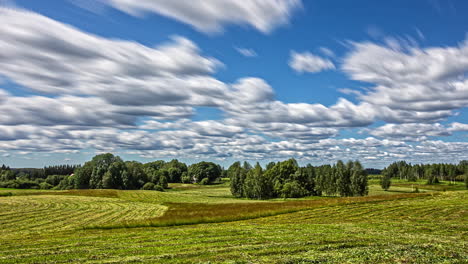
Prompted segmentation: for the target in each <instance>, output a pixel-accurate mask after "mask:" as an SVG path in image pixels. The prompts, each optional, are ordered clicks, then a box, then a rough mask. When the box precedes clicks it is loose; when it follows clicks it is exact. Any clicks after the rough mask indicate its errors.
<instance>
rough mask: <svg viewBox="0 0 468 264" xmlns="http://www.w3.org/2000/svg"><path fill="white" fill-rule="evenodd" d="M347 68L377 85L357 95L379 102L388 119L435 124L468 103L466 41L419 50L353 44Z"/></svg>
mask: <svg viewBox="0 0 468 264" xmlns="http://www.w3.org/2000/svg"><path fill="white" fill-rule="evenodd" d="M353 46H354V48H353V50H352V51H351V52H350V53H349V54H348V55H347V56H346V57H345V59H344V64H343V67H342V68H343V70H344V71H345V72H346V73H347V74H348V75H349V76H350V77H351V78H352V79H354V80H358V81H364V82H368V83H371V84H373V85H374V86H372V87H370V88H368V90H369V91H368V92H367V93H363V94H362V95H361V96H359V99H361V100H363V101H365V102H369V103H371V104H373V105H375V107H376V109H378V112H379V117H380V118H382V119H383V120H385V121H388V122H395V123H400V122H403V123H405V122H410V123H412V122H435V121H440V120H442V119H444V118H446V117H448V116H450V115H452V114H453V110H456V109H459V108H462V107H466V106H468V79H467V75H466V73H467V72H468V42H467V41H465V42H463V43H461V44H460V45H459V46H456V47H444V48H439V47H434V48H425V49H421V48H417V47H414V46H413V47H412V46H408V44H407V43H401V42H398V41H395V42H393V44H392V46H391V47H389V46H382V45H377V44H374V43H369V42H364V43H354V44H353Z"/></svg>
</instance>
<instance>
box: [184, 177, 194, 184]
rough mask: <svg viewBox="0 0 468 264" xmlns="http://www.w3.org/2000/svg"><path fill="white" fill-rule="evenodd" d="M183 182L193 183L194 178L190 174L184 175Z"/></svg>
mask: <svg viewBox="0 0 468 264" xmlns="http://www.w3.org/2000/svg"><path fill="white" fill-rule="evenodd" d="M182 183H192V180H191V179H190V176H183V177H182Z"/></svg>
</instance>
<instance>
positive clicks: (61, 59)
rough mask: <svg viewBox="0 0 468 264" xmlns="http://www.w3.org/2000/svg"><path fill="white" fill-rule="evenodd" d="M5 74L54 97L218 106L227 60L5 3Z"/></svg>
mask: <svg viewBox="0 0 468 264" xmlns="http://www.w3.org/2000/svg"><path fill="white" fill-rule="evenodd" d="M0 23H1V24H2V27H1V28H0V35H1V36H2V38H1V39H0V49H1V50H2V51H3V52H2V53H1V54H0V74H2V75H4V76H6V77H8V78H10V79H11V80H13V81H15V82H17V83H18V84H21V85H23V86H25V87H27V88H28V89H32V90H35V91H38V92H41V93H48V94H75V95H76V94H80V95H82V94H85V95H93V96H99V97H102V98H104V99H106V100H107V101H109V102H111V103H114V104H122V105H128V104H130V105H157V104H161V103H166V104H174V103H175V102H179V103H180V102H185V103H186V104H192V105H197V104H201V105H204V104H208V105H211V104H213V100H214V99H213V98H216V96H217V95H219V94H223V93H224V92H225V89H226V88H225V87H224V84H223V83H221V82H219V81H218V80H216V79H213V78H211V77H209V76H208V75H209V74H211V73H214V72H215V71H216V69H217V68H218V67H219V66H220V65H221V63H220V62H219V61H218V60H216V59H214V58H210V57H204V56H202V55H200V53H199V49H198V47H197V46H196V45H195V44H194V43H193V42H191V41H189V40H188V39H185V38H182V37H173V38H172V40H171V42H168V43H166V44H163V45H159V46H157V47H155V48H150V47H147V46H143V45H141V44H139V43H136V42H130V41H124V40H115V39H105V38H102V37H99V36H95V35H91V34H87V33H84V32H81V31H79V30H77V29H75V28H73V27H71V26H68V25H65V24H62V23H59V22H57V21H54V20H52V19H49V18H47V17H44V16H41V15H39V14H35V13H32V12H27V11H22V10H13V9H5V8H0Z"/></svg>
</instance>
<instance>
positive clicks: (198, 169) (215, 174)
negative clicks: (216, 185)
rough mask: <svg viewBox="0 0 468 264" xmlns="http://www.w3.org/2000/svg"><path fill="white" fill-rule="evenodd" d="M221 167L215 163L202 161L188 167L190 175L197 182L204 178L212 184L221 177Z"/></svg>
mask: <svg viewBox="0 0 468 264" xmlns="http://www.w3.org/2000/svg"><path fill="white" fill-rule="evenodd" d="M221 171H222V169H221V167H220V166H219V165H217V164H215V163H213V162H206V161H202V162H199V163H195V164H192V165H190V166H189V167H188V175H189V176H190V177H191V178H192V179H193V180H194V181H195V182H200V181H201V180H203V179H204V178H207V179H208V182H209V183H211V182H213V181H215V180H216V179H218V178H219V177H220V176H221Z"/></svg>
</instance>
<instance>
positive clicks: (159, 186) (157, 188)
mask: <svg viewBox="0 0 468 264" xmlns="http://www.w3.org/2000/svg"><path fill="white" fill-rule="evenodd" d="M153 190H155V191H158V192H164V188H163V187H162V186H161V185H155V186H154V188H153Z"/></svg>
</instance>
